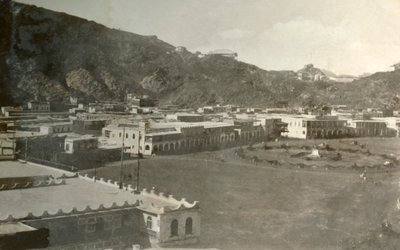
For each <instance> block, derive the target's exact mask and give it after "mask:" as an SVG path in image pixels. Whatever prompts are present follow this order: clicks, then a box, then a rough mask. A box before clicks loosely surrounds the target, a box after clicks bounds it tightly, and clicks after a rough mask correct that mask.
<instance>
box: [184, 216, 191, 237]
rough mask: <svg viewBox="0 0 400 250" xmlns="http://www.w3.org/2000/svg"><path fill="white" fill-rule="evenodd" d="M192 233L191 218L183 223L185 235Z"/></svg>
mask: <svg viewBox="0 0 400 250" xmlns="http://www.w3.org/2000/svg"><path fill="white" fill-rule="evenodd" d="M192 233H193V219H192V218H191V217H189V218H187V219H186V223H185V234H192Z"/></svg>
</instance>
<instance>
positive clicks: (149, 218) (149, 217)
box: [146, 216, 153, 229]
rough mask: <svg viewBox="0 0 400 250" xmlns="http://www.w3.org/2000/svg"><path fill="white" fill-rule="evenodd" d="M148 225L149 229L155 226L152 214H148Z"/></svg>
mask: <svg viewBox="0 0 400 250" xmlns="http://www.w3.org/2000/svg"><path fill="white" fill-rule="evenodd" d="M146 227H147V228H148V229H152V228H153V218H151V216H147V220H146Z"/></svg>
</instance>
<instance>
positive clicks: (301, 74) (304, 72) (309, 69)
mask: <svg viewBox="0 0 400 250" xmlns="http://www.w3.org/2000/svg"><path fill="white" fill-rule="evenodd" d="M297 78H298V79H299V80H302V81H310V82H314V81H324V80H328V79H329V78H328V77H327V76H326V75H325V73H324V72H322V70H320V69H318V68H315V67H314V65H313V64H307V65H305V66H304V67H303V68H302V69H300V70H299V71H297Z"/></svg>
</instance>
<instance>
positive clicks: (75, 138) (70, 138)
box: [65, 135, 97, 142]
mask: <svg viewBox="0 0 400 250" xmlns="http://www.w3.org/2000/svg"><path fill="white" fill-rule="evenodd" d="M90 139H97V137H94V136H93V135H79V136H76V135H74V136H67V138H65V141H69V142H73V141H86V140H90Z"/></svg>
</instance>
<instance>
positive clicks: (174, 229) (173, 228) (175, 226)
mask: <svg viewBox="0 0 400 250" xmlns="http://www.w3.org/2000/svg"><path fill="white" fill-rule="evenodd" d="M173 236H178V221H177V220H176V219H175V220H173V221H172V222H171V237H173Z"/></svg>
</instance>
